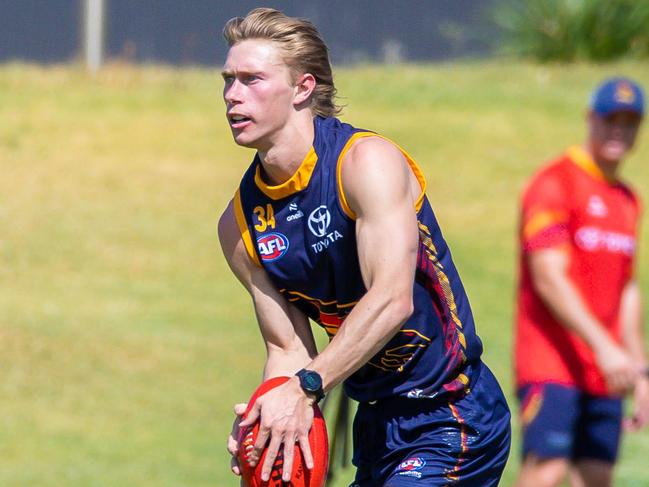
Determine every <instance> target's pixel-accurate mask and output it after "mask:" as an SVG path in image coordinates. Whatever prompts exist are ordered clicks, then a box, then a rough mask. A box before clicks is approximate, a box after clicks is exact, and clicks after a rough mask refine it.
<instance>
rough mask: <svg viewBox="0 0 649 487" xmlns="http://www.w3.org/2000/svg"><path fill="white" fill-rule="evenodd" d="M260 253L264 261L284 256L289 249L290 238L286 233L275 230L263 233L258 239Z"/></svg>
mask: <svg viewBox="0 0 649 487" xmlns="http://www.w3.org/2000/svg"><path fill="white" fill-rule="evenodd" d="M257 248H258V249H259V255H260V256H261V260H263V261H264V262H272V261H274V260H277V259H279V258H281V257H284V255H285V254H286V252H287V251H288V238H286V235H284V234H281V233H278V232H273V233H268V234H266V235H262V236H261V237H259V238H258V239H257Z"/></svg>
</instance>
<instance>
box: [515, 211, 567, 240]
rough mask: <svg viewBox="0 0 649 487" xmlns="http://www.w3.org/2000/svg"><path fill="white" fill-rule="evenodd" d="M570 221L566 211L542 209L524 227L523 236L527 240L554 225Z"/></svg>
mask: <svg viewBox="0 0 649 487" xmlns="http://www.w3.org/2000/svg"><path fill="white" fill-rule="evenodd" d="M567 221H568V217H567V215H566V213H565V212H564V211H541V212H539V213H537V214H535V215H534V216H533V217H531V218H530V219H529V220H528V222H527V223H526V224H525V226H524V227H523V238H525V239H526V240H528V239H530V238H532V237H533V236H534V235H536V234H538V233H539V232H540V231H541V230H545V229H547V228H549V227H551V226H553V225H558V224H561V223H565V222H567Z"/></svg>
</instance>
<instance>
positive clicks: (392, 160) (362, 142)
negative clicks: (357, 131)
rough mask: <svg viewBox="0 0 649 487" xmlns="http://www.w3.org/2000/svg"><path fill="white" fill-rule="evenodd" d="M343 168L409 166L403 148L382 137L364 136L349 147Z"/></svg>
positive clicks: (371, 168) (372, 168) (368, 168)
mask: <svg viewBox="0 0 649 487" xmlns="http://www.w3.org/2000/svg"><path fill="white" fill-rule="evenodd" d="M342 162H343V164H344V166H343V170H346V168H349V169H351V170H352V171H353V170H363V171H367V170H370V171H371V170H374V169H376V170H380V169H381V168H384V166H386V165H387V166H390V165H392V166H394V167H397V168H400V167H404V168H405V167H407V162H406V159H405V157H404V156H403V154H402V152H401V150H400V149H399V148H398V147H397V146H396V145H394V144H393V143H392V142H390V141H389V140H386V139H384V138H382V137H379V136H375V137H362V138H360V139H358V140H356V141H355V142H354V143H353V144H352V146H351V147H350V148H349V151H348V152H347V154H345V157H344V159H343V161H342Z"/></svg>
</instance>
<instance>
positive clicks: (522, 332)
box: [514, 147, 640, 395]
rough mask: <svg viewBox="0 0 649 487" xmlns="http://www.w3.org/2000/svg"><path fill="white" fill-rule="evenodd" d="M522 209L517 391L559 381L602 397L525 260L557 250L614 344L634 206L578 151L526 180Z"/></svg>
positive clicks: (597, 380)
mask: <svg viewBox="0 0 649 487" xmlns="http://www.w3.org/2000/svg"><path fill="white" fill-rule="evenodd" d="M521 206H522V215H521V226H520V247H521V257H520V284H519V288H518V310H517V320H516V325H517V326H516V339H515V353H514V355H515V357H514V359H515V374H516V382H517V385H519V386H521V385H524V384H529V383H535V382H558V383H563V384H568V385H573V386H576V387H578V388H579V389H581V390H583V391H584V392H588V393H590V394H596V395H605V394H607V387H606V382H605V379H604V377H603V375H602V373H601V371H600V370H599V368H598V366H597V364H596V362H595V357H594V354H593V352H592V351H591V349H590V348H589V347H588V346H587V345H586V343H585V342H584V341H583V340H582V339H581V338H579V337H578V336H577V335H576V334H574V333H572V332H570V331H568V330H567V329H566V328H565V327H564V326H562V325H561V324H560V323H559V322H557V320H556V319H555V318H554V317H553V316H552V314H551V313H550V312H549V310H548V309H547V308H546V306H545V304H544V303H543V302H542V300H541V298H540V297H539V296H538V295H537V294H536V292H535V290H534V288H533V286H532V280H531V276H530V270H529V266H528V262H527V260H528V255H529V254H530V253H532V252H534V251H536V250H540V249H546V248H550V247H559V248H562V249H564V250H565V251H566V252H567V253H568V255H569V268H568V273H569V277H570V279H571V280H572V282H573V283H574V285H575V286H576V288H577V290H578V291H579V293H580V294H581V296H582V298H583V300H584V302H585V304H586V306H587V307H588V308H589V309H590V311H591V312H592V313H593V315H594V316H595V317H596V318H597V319H598V320H599V321H600V322H601V323H602V324H603V326H605V327H606V329H607V330H609V332H610V333H611V335H612V336H613V337H614V339H615V340H617V341H618V342H621V340H622V329H621V324H620V320H619V312H620V298H621V295H622V290H623V289H624V286H625V285H626V284H627V282H628V281H629V279H630V278H631V276H632V273H633V259H634V255H635V251H636V235H637V226H638V220H639V214H640V204H639V201H638V199H637V197H636V195H635V194H634V193H633V191H632V190H631V189H630V188H629V187H628V186H626V185H624V184H622V183H621V182H619V181H609V180H607V179H606V178H605V177H604V174H603V173H602V172H601V170H600V169H599V167H598V166H597V165H596V164H595V162H594V161H593V160H592V158H591V157H590V155H589V154H588V153H587V152H586V151H585V150H583V149H582V148H581V147H571V148H570V149H568V150H567V152H566V153H565V154H564V155H562V156H561V157H559V158H558V159H556V160H555V161H553V162H551V163H550V164H549V165H548V166H546V167H544V168H543V169H541V171H539V172H538V173H537V174H536V175H535V176H534V177H533V178H532V180H531V182H530V183H529V185H528V186H527V188H526V190H525V191H524V193H523V198H522V205H521Z"/></svg>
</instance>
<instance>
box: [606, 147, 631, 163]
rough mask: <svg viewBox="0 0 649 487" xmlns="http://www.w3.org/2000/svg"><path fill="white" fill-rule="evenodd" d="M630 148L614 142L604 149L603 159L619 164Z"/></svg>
mask: <svg viewBox="0 0 649 487" xmlns="http://www.w3.org/2000/svg"><path fill="white" fill-rule="evenodd" d="M628 151H629V148H628V147H627V146H626V145H625V144H621V143H619V142H612V143H609V144H606V145H605V146H604V147H602V158H603V159H605V160H607V161H610V162H619V161H621V160H622V159H624V157H625V156H626V154H627V152H628Z"/></svg>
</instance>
